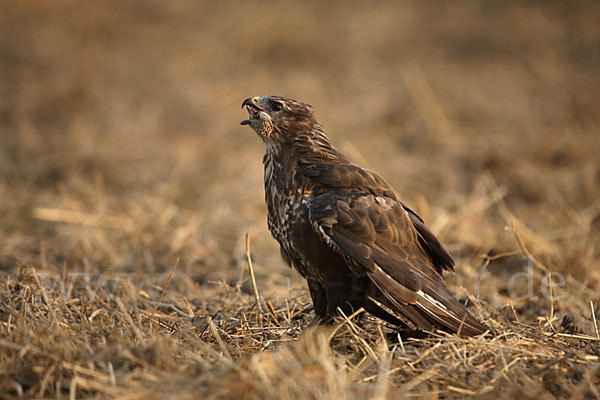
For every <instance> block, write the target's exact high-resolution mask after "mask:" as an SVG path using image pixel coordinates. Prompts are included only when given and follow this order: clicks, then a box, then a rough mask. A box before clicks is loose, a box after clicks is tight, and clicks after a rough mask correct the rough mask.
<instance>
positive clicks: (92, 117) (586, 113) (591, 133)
mask: <svg viewBox="0 0 600 400" xmlns="http://www.w3.org/2000/svg"><path fill="white" fill-rule="evenodd" d="M599 20H600V3H598V2H597V1H591V0H590V1H574V2H560V1H524V2H504V1H463V2H429V1H425V2H420V1H400V2H395V1H389V2H386V1H383V2H374V3H369V2H364V1H348V2H329V3H328V2H318V1H305V2H300V1H297V2H291V1H289V2H275V1H273V2H255V1H245V2H208V1H205V2H203V1H198V2H184V1H175V2H167V1H165V2H160V1H156V0H145V1H141V0H130V1H116V0H114V1H74V0H58V1H42V0H33V1H16V0H14V1H13V0H9V1H4V2H2V4H0V397H1V398H7V399H8V398H16V397H23V398H56V399H60V398H62V399H67V398H69V399H74V398H119V399H147V398H157V399H162V398H173V399H175V398H177V399H179V398H183V399H187V398H190V399H192V398H199V399H211V398H214V399H216V398H225V399H226V398H236V399H241V398H249V399H265V398H271V399H304V398H306V399H308V398H310V399H318V398H331V399H362V398H377V399H384V398H389V399H405V398H427V399H439V398H442V399H449V398H464V397H477V398H484V399H494V400H496V399H502V398H521V399H527V398H529V399H537V398H547V399H553V398H558V399H562V398H585V399H594V398H595V399H598V398H600V334H599V332H598V324H600V25H599V24H598V21H599ZM265 94H279V95H284V96H288V97H292V98H295V99H298V100H302V101H305V102H307V103H310V104H312V105H313V106H314V108H315V112H316V115H317V118H318V119H319V120H320V122H321V123H322V124H323V125H324V126H325V129H326V131H327V132H328V134H329V136H330V138H331V139H332V141H333V142H334V143H335V144H336V145H337V146H338V147H339V148H340V149H341V150H342V151H343V152H345V153H346V154H347V155H348V156H349V157H350V158H351V159H353V160H354V161H356V162H358V163H359V164H361V165H363V166H366V167H368V168H370V169H373V170H375V171H377V172H378V173H380V174H381V175H382V176H384V177H385V178H386V179H387V180H388V181H389V182H390V183H391V184H392V186H393V187H394V188H395V190H396V191H397V193H398V194H399V196H400V197H401V198H402V199H403V200H404V202H405V203H407V204H408V205H409V206H411V207H412V208H413V209H415V210H416V211H417V212H418V213H419V214H421V216H422V217H423V218H424V219H425V221H426V222H427V224H428V225H429V226H430V227H431V228H432V230H433V231H434V232H435V233H436V234H437V235H438V236H439V237H440V239H441V240H442V242H443V243H445V244H446V246H447V247H448V249H449V250H450V252H451V253H452V254H453V256H454V257H455V259H456V261H457V273H456V274H450V275H448V278H447V282H448V285H449V287H450V288H451V289H452V290H453V291H454V293H456V295H457V297H458V298H459V299H461V301H464V302H466V303H468V305H469V309H470V311H471V312H472V313H473V314H474V315H475V316H477V318H479V319H480V320H482V321H483V322H484V323H486V324H487V325H488V326H490V327H492V328H494V329H495V330H496V331H497V332H498V336H497V337H494V338H470V339H464V338H459V337H456V336H451V335H446V334H443V333H440V332H437V333H436V332H434V333H432V334H431V335H428V336H424V337H420V338H414V337H413V338H411V337H409V336H410V335H399V334H398V332H396V331H394V330H393V329H392V327H390V326H387V325H386V324H383V323H381V322H380V321H377V320H375V319H372V318H370V317H367V318H362V319H361V320H360V321H359V317H358V316H356V315H355V316H346V317H343V316H340V319H339V324H337V325H335V326H334V327H332V328H328V329H323V330H321V331H309V332H307V333H306V334H303V335H301V332H302V330H303V328H304V327H305V326H306V324H307V323H308V321H309V320H310V319H311V317H312V310H311V302H310V297H309V295H308V292H307V290H306V287H305V283H304V282H303V281H302V279H300V277H299V276H298V274H297V273H295V272H294V271H292V270H290V269H289V268H288V267H287V266H286V265H285V264H284V262H283V261H282V260H281V259H280V256H279V249H278V246H277V244H276V243H275V241H274V240H273V239H272V238H271V236H270V234H269V232H268V231H267V228H266V209H265V206H264V200H263V187H262V185H263V182H262V163H261V160H262V154H263V145H262V144H261V142H260V140H259V139H258V138H257V137H256V135H255V134H254V133H253V132H252V131H251V130H250V129H249V128H248V127H242V126H240V125H239V122H240V121H241V120H242V119H245V118H246V116H247V114H246V112H245V111H244V110H240V104H241V102H242V100H243V99H244V98H246V97H250V96H255V95H265ZM246 232H249V240H248V241H246ZM247 254H250V256H251V260H252V263H251V265H252V269H250V268H249V263H248V257H247ZM251 270H252V271H253V273H254V276H255V282H256V289H257V291H258V294H259V301H258V302H257V296H256V293H255V290H254V285H253V284H252V279H251V274H250V271H251Z"/></svg>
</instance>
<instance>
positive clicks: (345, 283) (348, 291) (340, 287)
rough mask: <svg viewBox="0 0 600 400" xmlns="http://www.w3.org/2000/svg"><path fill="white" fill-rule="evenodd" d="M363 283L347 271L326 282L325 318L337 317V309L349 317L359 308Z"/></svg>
mask: <svg viewBox="0 0 600 400" xmlns="http://www.w3.org/2000/svg"><path fill="white" fill-rule="evenodd" d="M363 287H364V282H362V280H361V279H359V278H357V277H356V276H355V275H354V274H352V273H351V272H350V271H349V270H348V271H345V273H342V274H339V275H338V276H337V277H335V279H333V278H332V279H328V280H327V287H326V288H325V292H326V294H327V313H326V314H327V317H328V318H330V319H333V317H335V316H337V315H339V311H338V308H339V309H340V310H341V311H342V312H343V313H344V314H345V315H346V316H350V315H352V313H354V312H355V311H357V310H358V309H359V308H360V307H361V305H362V304H361V303H362V291H363Z"/></svg>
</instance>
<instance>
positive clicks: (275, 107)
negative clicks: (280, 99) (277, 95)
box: [271, 103, 283, 111]
mask: <svg viewBox="0 0 600 400" xmlns="http://www.w3.org/2000/svg"><path fill="white" fill-rule="evenodd" d="M282 108H283V105H282V104H281V103H273V104H271V110H273V111H279V110H281V109H282Z"/></svg>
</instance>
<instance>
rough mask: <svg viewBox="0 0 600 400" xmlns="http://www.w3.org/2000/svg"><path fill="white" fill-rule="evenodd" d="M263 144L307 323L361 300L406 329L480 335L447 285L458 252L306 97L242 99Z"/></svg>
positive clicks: (268, 188) (279, 228)
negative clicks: (341, 142) (348, 147)
mask: <svg viewBox="0 0 600 400" xmlns="http://www.w3.org/2000/svg"><path fill="white" fill-rule="evenodd" d="M243 107H246V109H247V111H248V115H249V118H248V119H247V120H244V121H242V122H241V124H242V125H250V127H252V129H254V131H256V133H257V134H258V136H259V137H260V138H261V139H262V141H263V143H264V144H265V148H266V150H265V154H264V158H263V163H264V184H265V200H266V204H267V210H268V218H267V222H268V227H269V230H270V231H271V233H272V235H273V237H274V238H275V239H276V240H277V241H278V242H279V245H280V247H281V255H282V257H283V259H284V260H285V261H286V262H287V263H288V264H289V265H290V266H292V267H293V268H295V269H296V270H298V271H299V272H300V274H301V275H302V276H303V277H304V278H305V279H306V280H307V282H308V288H309V291H310V295H311V298H312V301H313V305H314V312H315V319H314V320H313V322H311V325H312V324H314V323H316V324H322V323H329V322H331V320H332V318H333V317H334V316H335V315H337V314H338V307H339V309H341V310H342V311H343V312H344V313H345V314H346V315H349V313H352V312H353V311H356V310H358V309H359V308H360V307H363V308H364V309H365V310H366V311H368V312H369V313H371V314H372V315H374V316H376V317H378V318H381V319H383V320H385V321H387V322H388V323H390V324H393V325H395V326H397V327H399V328H402V329H407V328H408V329H411V330H415V329H417V330H428V331H433V330H434V329H436V328H439V329H443V330H445V331H448V332H453V333H457V334H459V335H463V336H474V335H480V334H483V333H485V332H486V330H487V328H486V327H485V326H483V325H482V324H481V323H479V322H478V321H477V320H476V319H475V318H474V317H473V316H472V315H471V314H470V313H469V312H468V311H467V309H466V308H465V307H464V306H463V305H462V304H461V303H459V302H458V301H457V300H456V299H455V298H454V296H453V295H452V293H451V292H450V291H449V290H448V288H446V285H445V283H444V280H443V275H442V273H443V271H444V270H454V260H453V259H452V257H451V256H450V254H449V253H448V251H446V249H445V248H444V247H443V246H442V244H441V243H440V242H439V240H438V239H437V238H436V237H435V235H434V234H433V233H432V232H431V231H430V230H429V228H427V226H426V225H425V223H424V222H423V220H422V219H421V218H420V217H419V216H418V215H417V214H416V213H415V212H414V211H412V210H411V209H410V208H408V207H407V206H406V205H404V204H403V203H402V202H401V201H400V200H398V198H397V197H396V194H395V193H394V192H393V191H392V189H391V187H390V186H389V185H388V184H387V183H386V181H385V180H383V179H382V178H381V177H379V175H377V174H375V173H373V172H371V171H369V170H368V169H365V168H361V167H360V166H358V165H357V164H354V163H352V162H351V161H350V160H348V158H347V157H346V156H344V155H343V154H342V153H341V152H340V151H339V150H337V149H336V148H335V147H334V146H333V145H332V144H331V143H330V141H329V139H328V137H327V136H326V134H325V132H324V130H323V127H322V126H321V125H320V124H319V123H318V122H317V120H316V119H315V117H314V115H313V110H312V107H311V106H310V105H308V104H305V103H302V102H299V101H296V100H292V99H288V98H285V97H280V96H262V97H259V96H257V97H251V98H248V99H246V100H244V102H243V103H242V108H243Z"/></svg>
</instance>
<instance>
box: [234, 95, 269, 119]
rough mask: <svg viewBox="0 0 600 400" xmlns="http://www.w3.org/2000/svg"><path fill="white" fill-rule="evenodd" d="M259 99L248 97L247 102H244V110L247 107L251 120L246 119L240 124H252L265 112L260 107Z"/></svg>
mask: <svg viewBox="0 0 600 400" xmlns="http://www.w3.org/2000/svg"><path fill="white" fill-rule="evenodd" d="M258 99H259V97H258V96H256V97H248V98H247V99H246V100H244V101H243V102H242V108H244V107H246V109H247V110H248V115H249V117H250V118H249V119H245V120H243V121H242V122H241V123H240V124H241V125H248V124H250V121H251V120H253V119H258V115H259V113H260V112H261V111H262V112H264V111H265V110H264V109H262V108H261V107H260V106H258V104H257V102H258Z"/></svg>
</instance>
